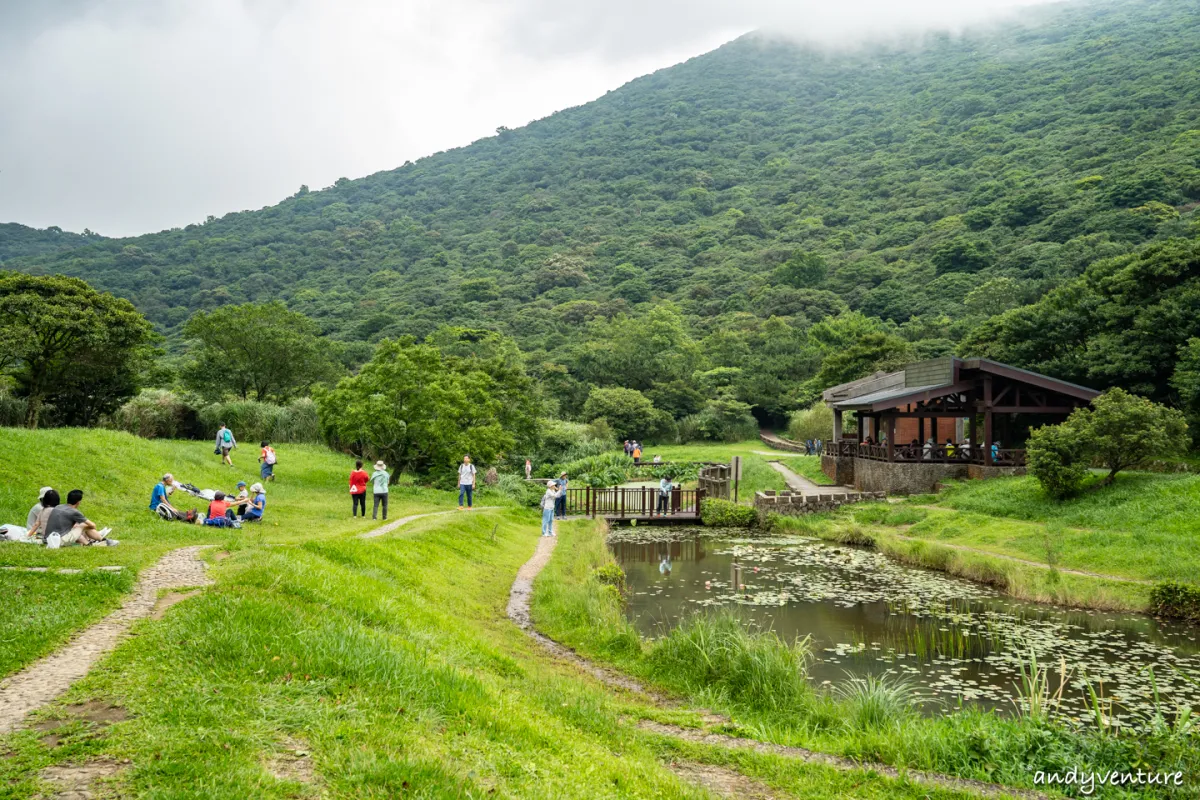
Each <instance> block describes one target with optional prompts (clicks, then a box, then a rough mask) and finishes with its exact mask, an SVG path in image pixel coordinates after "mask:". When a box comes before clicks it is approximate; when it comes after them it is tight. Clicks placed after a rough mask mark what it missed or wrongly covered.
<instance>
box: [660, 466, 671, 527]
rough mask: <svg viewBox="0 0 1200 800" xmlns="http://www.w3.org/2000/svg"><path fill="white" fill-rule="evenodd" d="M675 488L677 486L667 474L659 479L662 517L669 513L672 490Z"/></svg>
mask: <svg viewBox="0 0 1200 800" xmlns="http://www.w3.org/2000/svg"><path fill="white" fill-rule="evenodd" d="M674 488H675V487H674V485H673V484H672V483H671V479H670V478H668V477H667V476H665V475H664V476H663V477H661V478H659V480H658V515H659V516H660V517H665V516H666V515H667V509H668V508H670V502H671V492H672V490H674Z"/></svg>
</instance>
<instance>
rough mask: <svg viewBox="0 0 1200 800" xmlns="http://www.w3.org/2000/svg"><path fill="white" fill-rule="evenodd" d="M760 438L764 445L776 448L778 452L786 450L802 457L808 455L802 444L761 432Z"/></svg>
mask: <svg viewBox="0 0 1200 800" xmlns="http://www.w3.org/2000/svg"><path fill="white" fill-rule="evenodd" d="M758 438H759V441H761V442H762V443H763V444H765V445H767V446H768V447H774V448H775V449H776V450H786V451H787V452H789V453H800V454H801V455H804V454H805V453H807V451H806V450H805V449H804V444H803V443H802V442H793V441H792V440H791V439H784V438H783V437H781V436H776V435H775V434H772V433H766V432H765V431H759V432H758Z"/></svg>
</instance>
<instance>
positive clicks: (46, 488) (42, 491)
mask: <svg viewBox="0 0 1200 800" xmlns="http://www.w3.org/2000/svg"><path fill="white" fill-rule="evenodd" d="M53 491H54V487H53V486H43V487H42V488H40V489H38V500H39V501H40V500H45V499H46V492H53Z"/></svg>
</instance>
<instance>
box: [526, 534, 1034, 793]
mask: <svg viewBox="0 0 1200 800" xmlns="http://www.w3.org/2000/svg"><path fill="white" fill-rule="evenodd" d="M557 545H558V538H557V537H553V536H551V537H542V538H540V539H538V545H537V549H536V550H535V551H534V553H533V557H532V558H530V559H529V560H528V561H526V562H525V563H524V564H523V565H522V566H521V568H520V569H519V570H518V571H517V577H516V579H515V580H513V585H512V589H511V590H510V591H509V595H508V618H509V619H511V620H512V621H513V622H515V623H516V624H517V626H518V627H520V628H521V629H522V630H523V631H525V633H527V634H528V635H529V636H530V637H531V638H532V639H533V640H534V641H535V642H537V643H538V644H540V645H541V646H542V647H543V648H545V649H546V650H547V651H549V652H550V653H551V655H554V656H556V657H558V658H560V659H562V660H564V661H567V662H570V663H571V664H573V665H575V666H577V667H579V668H580V669H582V670H583V671H584V672H587V673H588V674H590V675H592V676H593V677H595V678H596V679H597V680H599V681H600V682H601V683H604V684H605V685H607V686H610V687H613V688H617V689H625V690H629V691H634V692H638V693H639V694H643V695H646V696H648V697H649V698H650V699H651V700H652V701H653V702H655V703H657V704H659V705H669V704H670V701H669V700H668V699H667V698H665V697H662V696H661V695H658V694H655V693H654V692H652V691H649V690H647V689H646V688H645V687H643V686H642V685H641V684H639V683H638V682H637V681H634V680H632V679H631V678H627V677H625V676H623V675H620V674H618V673H616V672H613V671H612V670H608V669H605V668H603V667H600V666H597V665H596V664H593V663H592V662H590V661H588V660H587V659H585V658H583V657H582V656H581V655H579V654H578V653H576V652H575V651H574V650H571V649H570V648H568V647H565V646H563V645H561V644H559V643H558V642H556V641H554V640H553V639H551V638H549V637H547V636H544V635H542V634H541V633H539V632H538V631H537V629H536V628H535V627H534V625H533V620H532V619H531V618H530V614H529V602H530V599H531V597H532V595H533V582H534V580H536V579H537V576H538V575H539V574H540V573H541V571H542V570H543V569H544V568H545V566H546V564H548V563H549V562H550V556H551V555H553V553H554V548H555V547H556V546H557ZM705 721H706V722H716V723H725V722H728V720H727V719H725V718H723V717H719V716H715V715H714V716H706V717H705ZM638 727H639V728H641V729H642V730H644V731H648V732H651V733H656V734H659V735H662V736H670V737H672V738H675V739H680V740H685V741H689V742H697V743H699V744H707V745H715V746H718V747H725V748H729V749H734V750H754V751H755V752H759V753H771V754H773V755H779V756H783V757H785V758H793V759H796V760H799V761H804V762H806V763H810V764H822V765H824V766H827V767H833V768H834V769H841V770H870V771H873V772H877V773H879V774H880V775H885V776H887V777H889V778H897V779H899V778H906V779H908V780H910V781H913V782H915V783H921V784H925V785H928V786H936V787H938V788H943V789H955V790H959V791H969V792H974V793H975V794H978V795H980V796H982V797H997V798H1000V797H1019V798H1026V800H1048V797H1047V795H1044V794H1042V793H1040V792H1034V791H1029V790H1025V789H1009V788H1006V787H1004V786H998V785H996V784H991V783H984V782H982V781H972V780H967V779H965V778H956V777H954V776H951V775H941V774H937V773H930V772H914V771H910V770H904V771H901V770H898V769H896V768H895V767H891V766H888V765H886V764H875V763H858V762H855V761H851V760H850V759H848V758H841V757H840V756H834V755H830V754H828V753H818V752H815V751H812V750H805V749H804V748H801V747H786V746H784V745H777V744H768V743H766V742H759V741H756V740H754V739H743V738H739V737H736V736H727V735H725V734H721V733H710V732H709V731H706V730H701V729H696V728H680V727H677V726H674V725H663V724H661V723H657V722H651V721H649V720H641V721H639V722H638ZM678 767H680V765H672V767H671V768H672V769H673V770H675V771H676V773H677V774H679V775H680V777H683V778H684V779H685V780H689V781H690V782H693V783H698V784H700V785H705V786H707V787H708V788H710V789H712V790H713V791H715V792H716V793H718V794H726V793H727V792H731V791H732V792H733V793H734V794H735V795H736V794H737V793H738V792H739V790H741V791H746V790H749V789H750V788H752V787H753V788H758V787H760V786H761V784H757V782H752V781H750V779H748V778H745V777H744V776H741V775H739V774H736V773H732V772H731V771H729V770H720V769H710V768H709V767H704V768H703V770H701V771H700V772H697V771H696V770H694V769H693V770H690V771H688V770H686V768H683V769H678ZM685 772H686V773H688V774H685ZM739 778H740V779H742V780H744V781H746V783H741V782H740V781H739V780H738V779H739ZM760 796H761V795H760Z"/></svg>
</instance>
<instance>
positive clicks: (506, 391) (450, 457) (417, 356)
mask: <svg viewBox="0 0 1200 800" xmlns="http://www.w3.org/2000/svg"><path fill="white" fill-rule="evenodd" d="M457 358H462V357H461V356H447V355H445V354H444V353H443V352H442V351H441V350H440V349H439V348H438V347H437V346H435V345H434V344H428V343H426V344H418V343H416V342H415V341H414V340H413V339H411V338H405V339H400V340H384V341H383V342H381V343H380V344H379V346H378V347H377V348H376V350H375V354H374V356H373V357H372V358H371V360H370V361H369V362H367V363H366V364H365V365H364V366H363V368H362V370H361V371H360V372H359V373H358V374H357V375H354V376H352V377H348V378H343V379H342V380H341V381H339V382H338V384H337V386H336V387H335V388H333V389H329V390H323V391H322V390H318V392H317V393H316V400H317V407H318V409H319V411H320V414H321V424H322V426H323V428H324V429H325V431H326V434H327V435H328V436H329V438H330V440H331V442H332V443H333V444H335V445H338V446H342V447H347V448H350V449H352V450H353V451H354V452H357V453H361V454H363V455H366V456H368V457H370V458H382V459H383V460H385V461H386V462H387V463H388V464H390V465H391V466H392V467H393V468H395V469H396V470H397V471H405V470H407V471H412V472H417V473H434V474H438V473H442V472H446V473H448V472H449V471H450V470H452V468H453V466H454V464H455V463H457V462H458V461H459V460H461V459H462V457H463V455H466V454H469V455H471V456H472V457H473V458H474V460H475V461H476V462H477V463H479V464H487V463H489V462H492V461H494V460H495V459H496V458H497V457H498V456H500V455H501V454H503V453H507V452H510V451H511V450H512V449H513V448H514V446H516V445H518V444H520V445H522V446H523V447H528V446H530V445H531V443H530V442H528V441H519V440H518V438H517V436H515V435H514V433H513V427H515V423H516V422H517V420H516V417H517V416H518V415H519V414H521V413H522V412H523V410H524V409H525V408H527V406H514V405H511V404H510V402H509V401H510V399H511V397H512V392H513V391H514V390H515V389H517V388H519V387H517V386H512V385H507V384H506V383H505V378H504V377H501V378H500V379H497V378H496V377H493V375H492V374H489V372H488V371H487V369H486V368H485V367H484V365H483V364H479V363H472V362H471V361H470V359H469V358H468V359H464V360H462V361H456V359H457ZM516 377H517V378H518V379H519V377H520V376H519V375H518V376H516ZM516 383H518V384H519V383H520V381H519V380H517V381H516Z"/></svg>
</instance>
